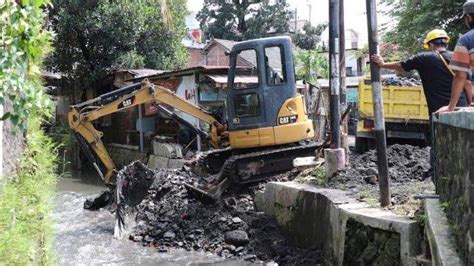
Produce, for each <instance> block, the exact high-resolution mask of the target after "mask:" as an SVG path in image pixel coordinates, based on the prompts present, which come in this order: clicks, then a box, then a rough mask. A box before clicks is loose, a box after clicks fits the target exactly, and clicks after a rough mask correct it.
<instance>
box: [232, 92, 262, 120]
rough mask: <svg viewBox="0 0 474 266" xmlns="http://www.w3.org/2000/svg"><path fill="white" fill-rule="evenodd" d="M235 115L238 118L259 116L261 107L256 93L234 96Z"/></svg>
mask: <svg viewBox="0 0 474 266" xmlns="http://www.w3.org/2000/svg"><path fill="white" fill-rule="evenodd" d="M234 107H235V114H236V116H237V117H250V116H258V115H259V113H260V106H259V101H258V95H257V94H256V93H245V94H239V95H236V96H234Z"/></svg>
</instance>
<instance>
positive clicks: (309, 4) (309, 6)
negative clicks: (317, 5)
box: [307, 1, 311, 23]
mask: <svg viewBox="0 0 474 266" xmlns="http://www.w3.org/2000/svg"><path fill="white" fill-rule="evenodd" d="M307 4H308V10H309V15H308V21H309V23H311V1H307Z"/></svg>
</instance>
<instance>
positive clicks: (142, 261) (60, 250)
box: [53, 173, 239, 265]
mask: <svg viewBox="0 0 474 266" xmlns="http://www.w3.org/2000/svg"><path fill="white" fill-rule="evenodd" d="M91 177H92V178H91ZM95 180H97V179H96V177H95V175H94V174H93V173H85V174H75V175H74V177H72V178H71V177H70V178H62V179H61V180H60V182H59V184H58V194H57V196H56V199H55V205H56V206H55V210H54V213H53V218H54V219H55V222H56V224H55V232H56V241H55V248H56V256H57V260H58V263H59V264H60V265H104V264H107V265H196V264H207V265H209V264H226V265H239V263H238V262H236V261H225V262H224V261H223V260H222V258H220V257H218V256H215V255H211V254H205V253H197V252H186V251H173V252H169V253H159V252H157V251H156V250H155V249H153V248H148V247H143V246H140V245H138V244H135V243H133V242H132V241H129V240H116V239H114V238H113V228H114V216H113V215H112V214H111V213H110V212H108V211H96V212H91V211H87V210H84V209H83V208H82V205H83V203H84V200H85V199H86V198H87V197H88V196H91V195H94V194H97V193H98V192H100V191H101V190H102V189H103V187H101V186H100V185H99V184H98V182H96V181H95Z"/></svg>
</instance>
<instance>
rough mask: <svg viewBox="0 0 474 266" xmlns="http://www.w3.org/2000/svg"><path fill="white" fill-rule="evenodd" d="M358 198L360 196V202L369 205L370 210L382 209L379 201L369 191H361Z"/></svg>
mask: <svg viewBox="0 0 474 266" xmlns="http://www.w3.org/2000/svg"><path fill="white" fill-rule="evenodd" d="M357 196H359V198H360V200H362V201H363V202H365V203H367V205H369V207H370V208H377V207H380V203H379V200H378V199H376V198H374V197H372V196H371V195H370V193H369V192H368V191H359V192H358V193H357Z"/></svg>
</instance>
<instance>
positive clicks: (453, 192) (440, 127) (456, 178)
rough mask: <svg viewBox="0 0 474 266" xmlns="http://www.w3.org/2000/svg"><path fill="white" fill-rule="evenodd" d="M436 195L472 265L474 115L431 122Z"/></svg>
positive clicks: (461, 114) (443, 117)
mask: <svg viewBox="0 0 474 266" xmlns="http://www.w3.org/2000/svg"><path fill="white" fill-rule="evenodd" d="M435 129H436V133H435V140H436V141H435V155H436V158H437V159H436V171H435V176H436V180H435V184H436V192H437V193H438V194H439V195H440V202H441V205H442V206H443V207H444V209H445V212H446V214H447V217H448V222H449V224H450V227H451V228H450V229H451V232H452V233H453V234H454V235H455V238H456V243H457V248H458V251H459V253H460V255H461V256H462V257H463V258H464V263H465V264H466V265H473V264H474V241H473V240H474V214H473V211H474V112H468V111H461V112H453V113H446V114H441V115H440V117H439V121H437V122H436V123H435Z"/></svg>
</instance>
